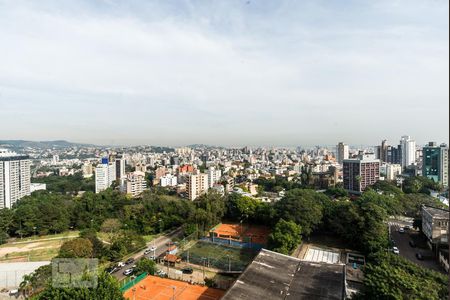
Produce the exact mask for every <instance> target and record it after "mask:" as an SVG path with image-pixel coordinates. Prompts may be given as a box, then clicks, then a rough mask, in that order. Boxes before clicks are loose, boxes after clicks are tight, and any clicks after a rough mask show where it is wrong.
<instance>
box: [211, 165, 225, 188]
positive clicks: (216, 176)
mask: <svg viewBox="0 0 450 300" xmlns="http://www.w3.org/2000/svg"><path fill="white" fill-rule="evenodd" d="M221 177H222V171H221V170H216V168H214V167H209V169H208V187H210V188H212V187H213V186H214V184H216V183H218V182H219V181H220V178H221Z"/></svg>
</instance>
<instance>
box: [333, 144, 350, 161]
mask: <svg viewBox="0 0 450 300" xmlns="http://www.w3.org/2000/svg"><path fill="white" fill-rule="evenodd" d="M348 157H349V147H348V145H347V144H344V143H342V142H340V143H339V144H338V145H337V146H336V158H337V162H338V163H339V164H340V165H342V164H343V162H344V159H348Z"/></svg>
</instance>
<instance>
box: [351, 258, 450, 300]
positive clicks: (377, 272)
mask: <svg viewBox="0 0 450 300" xmlns="http://www.w3.org/2000/svg"><path fill="white" fill-rule="evenodd" d="M447 283H448V278H447V277H446V276H444V275H442V274H440V273H437V272H433V271H430V270H428V269H425V268H421V267H419V266H417V265H416V264H414V263H411V262H409V261H408V260H406V259H404V258H402V257H400V256H397V255H394V254H392V253H386V252H384V253H383V252H380V253H378V254H377V255H376V256H375V257H373V258H372V260H371V261H370V262H369V264H368V265H367V267H366V268H365V280H364V285H365V288H364V291H363V293H362V295H360V296H359V297H358V299H424V300H425V299H446V298H447Z"/></svg>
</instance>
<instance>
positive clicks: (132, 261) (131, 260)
mask: <svg viewBox="0 0 450 300" xmlns="http://www.w3.org/2000/svg"><path fill="white" fill-rule="evenodd" d="M132 263H134V258H129V259H127V261H126V262H125V264H126V265H131V264H132Z"/></svg>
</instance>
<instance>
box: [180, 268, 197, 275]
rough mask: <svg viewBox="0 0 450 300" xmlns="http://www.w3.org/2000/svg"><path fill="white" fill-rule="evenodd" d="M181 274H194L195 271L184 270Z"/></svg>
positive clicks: (190, 269)
mask: <svg viewBox="0 0 450 300" xmlns="http://www.w3.org/2000/svg"><path fill="white" fill-rule="evenodd" d="M181 272H183V274H192V273H194V270H193V269H192V268H184V269H182V270H181Z"/></svg>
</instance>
